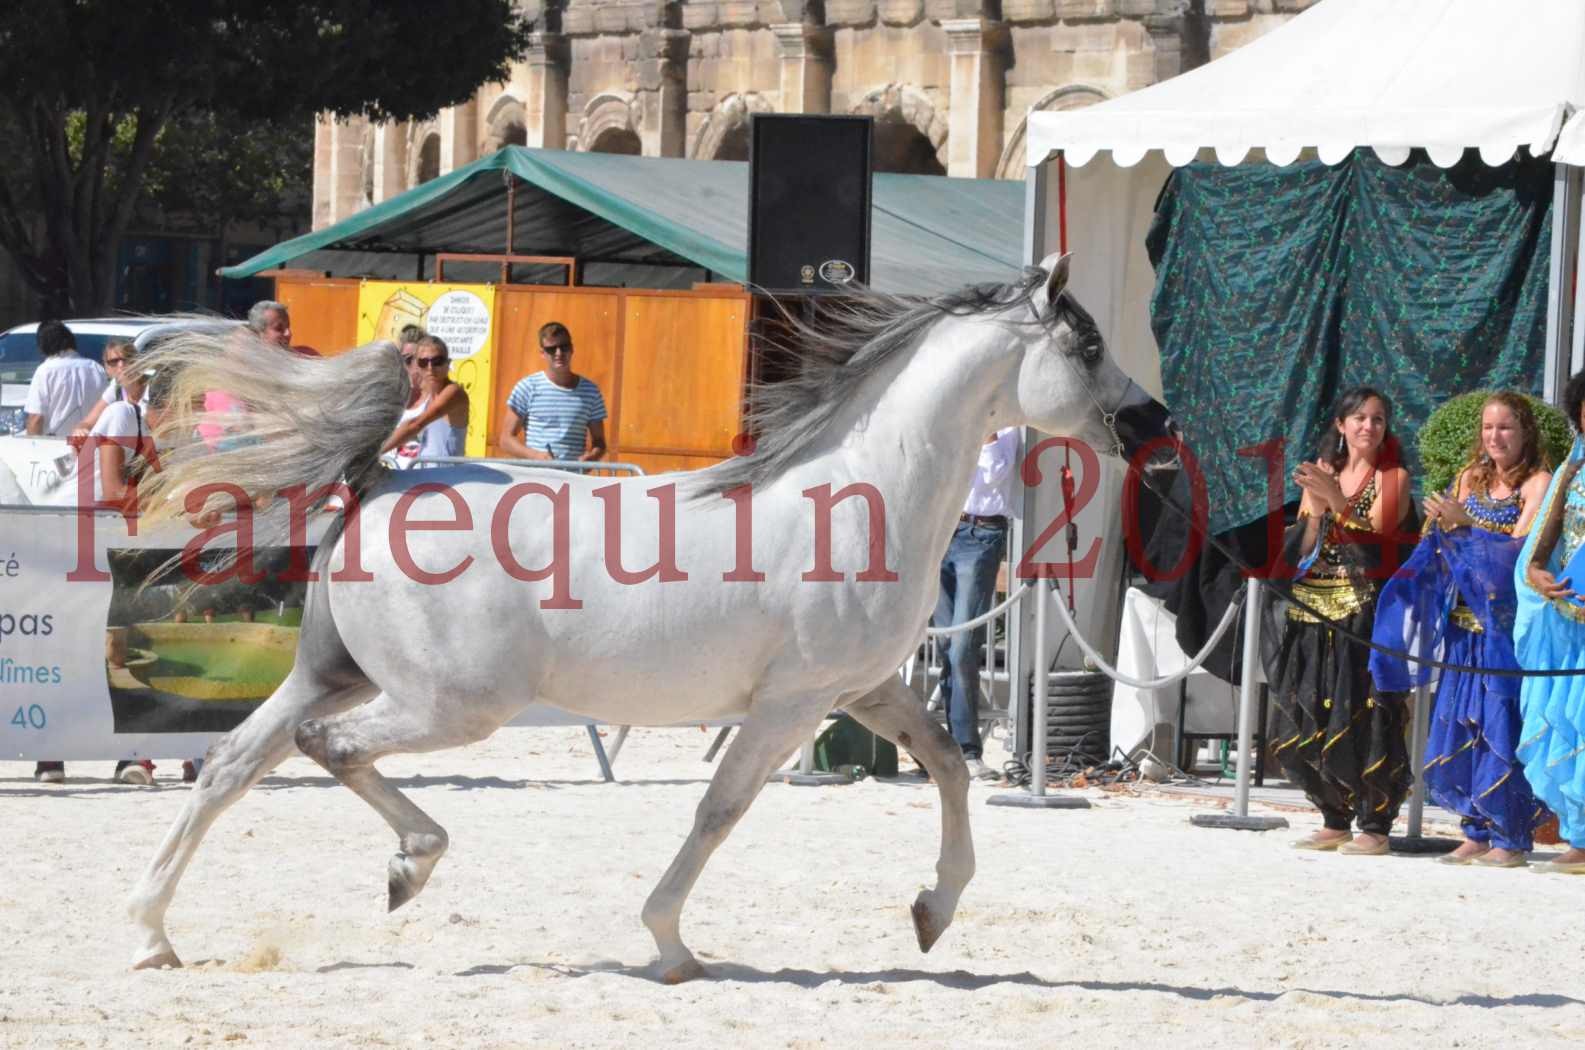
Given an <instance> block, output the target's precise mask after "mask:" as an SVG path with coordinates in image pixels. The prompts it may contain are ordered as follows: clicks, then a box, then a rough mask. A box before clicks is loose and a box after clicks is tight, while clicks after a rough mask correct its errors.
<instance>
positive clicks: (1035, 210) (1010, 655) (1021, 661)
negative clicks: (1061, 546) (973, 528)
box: [1007, 161, 1051, 754]
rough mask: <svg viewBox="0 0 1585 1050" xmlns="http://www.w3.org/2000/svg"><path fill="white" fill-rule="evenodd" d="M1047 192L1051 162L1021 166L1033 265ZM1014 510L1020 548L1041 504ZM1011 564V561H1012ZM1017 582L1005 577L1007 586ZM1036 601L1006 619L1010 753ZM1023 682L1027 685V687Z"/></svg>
mask: <svg viewBox="0 0 1585 1050" xmlns="http://www.w3.org/2000/svg"><path fill="white" fill-rule="evenodd" d="M1050 191H1051V162H1050V161H1046V162H1045V163H1043V164H1032V165H1030V166H1028V167H1026V168H1025V169H1024V246H1023V247H1024V256H1023V258H1024V265H1025V266H1038V265H1040V260H1041V259H1044V258H1045V257H1046V255H1047V254H1048V253H1049V252H1050V251H1051V248H1050V246H1049V245H1047V243H1046V214H1047V205H1048V200H1047V198H1048V197H1049V196H1050ZM1033 435H1034V431H1032V430H1030V429H1028V428H1027V427H1026V428H1025V429H1024V432H1023V434H1022V437H1021V440H1022V443H1023V444H1022V447H1023V448H1026V449H1027V448H1030V447H1032V446H1033V444H1034V437H1033ZM1014 499H1015V501H1016V506H1017V507H1018V513H1017V514H1015V515H1013V521H1012V530H1011V535H1009V536H1008V538H1007V542H1008V543H1009V544H1011V545H1012V549H1013V550H1015V551H1022V550H1025V549H1026V548H1027V547H1028V544H1029V541H1030V539H1031V538H1032V537H1033V536H1034V535H1035V534H1036V532H1038V531H1039V525H1038V523H1039V522H1040V506H1039V502H1038V499H1037V496H1036V492H1035V490H1034V489H1033V488H1030V487H1028V486H1025V485H1023V484H1019V485H1018V493H1017V495H1016V496H1015V497H1014ZM1026 524H1033V525H1035V531H1033V532H1032V531H1030V530H1029V529H1028V528H1026ZM1014 564H1015V565H1016V564H1017V562H1016V559H1015V561H1014ZM1016 582H1017V581H1014V580H1009V581H1008V583H1009V585H1012V584H1014V583H1016ZM1034 609H1035V605H1034V602H1033V601H1022V602H1019V603H1018V604H1017V605H1015V606H1013V608H1012V616H1011V617H1010V618H1009V620H1008V639H1007V666H1008V669H1009V670H1010V671H1011V675H1010V677H1009V680H1008V682H1009V684H1008V690H1007V708H1008V711H1007V713H1008V714H1009V715H1011V716H1012V724H1013V753H1014V754H1023V753H1024V752H1025V751H1028V750H1029V739H1028V733H1029V728H1030V727H1031V723H1029V722H1028V721H1027V720H1026V719H1025V718H1024V714H1025V712H1026V711H1028V710H1029V708H1030V706H1031V699H1032V697H1033V695H1034V694H1033V688H1034V687H1033V686H1032V685H1028V683H1030V682H1031V681H1032V679H1033V678H1034V673H1035V672H1034V667H1035V663H1034V659H1033V656H1034V651H1033V643H1034V639H1035V616H1034ZM1026 686H1027V687H1026Z"/></svg>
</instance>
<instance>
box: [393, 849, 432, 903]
mask: <svg viewBox="0 0 1585 1050" xmlns="http://www.w3.org/2000/svg"><path fill="white" fill-rule="evenodd" d="M428 876H429V872H428V871H421V870H420V869H419V867H418V865H417V864H415V863H413V858H411V857H409V856H408V855H407V854H405V853H398V854H397V855H396V856H394V857H392V858H391V863H390V866H389V868H387V877H386V886H387V890H388V893H389V897H388V899H387V901H386V908H385V910H386V912H387V913H389V912H393V911H395V910H396V909H397V908H400V907H401V906H402V905H404V904H406V903H407V902H408V901H410V900H412V899H413V898H414V897H416V896H418V891H419V890H421V889H423V888H424V883H426V882H428V881H429V877H428Z"/></svg>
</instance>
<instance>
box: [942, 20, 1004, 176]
mask: <svg viewBox="0 0 1585 1050" xmlns="http://www.w3.org/2000/svg"><path fill="white" fill-rule="evenodd" d="M941 28H942V29H943V30H944V31H945V32H946V34H947V53H948V54H949V55H950V56H951V62H952V80H951V93H950V95H949V96H948V110H947V174H948V175H955V176H958V177H960V178H977V179H989V178H994V177H995V175H996V162H997V160H999V159H1000V158H1001V154H1002V113H1003V110H1004V108H1005V104H1006V96H1007V92H1006V87H1007V81H1006V78H1005V74H1006V70H1007V46H1008V35H1007V27H1006V26H1005V25H1004V24H1003V23H1001V22H995V21H991V20H990V19H986V18H943V19H942V20H941Z"/></svg>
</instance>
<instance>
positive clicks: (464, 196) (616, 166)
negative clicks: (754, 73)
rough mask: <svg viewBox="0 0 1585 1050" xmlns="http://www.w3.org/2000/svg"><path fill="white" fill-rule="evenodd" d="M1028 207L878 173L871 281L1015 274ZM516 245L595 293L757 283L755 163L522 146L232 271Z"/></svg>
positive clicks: (401, 274) (392, 267)
mask: <svg viewBox="0 0 1585 1050" xmlns="http://www.w3.org/2000/svg"><path fill="white" fill-rule="evenodd" d="M509 187H510V189H509ZM509 206H510V209H511V218H510V222H508V207H509ZM1023 208H1024V194H1023V186H1022V184H1021V183H1017V182H1007V181H1001V180H994V179H949V178H942V177H939V176H930V175H877V176H875V189H874V207H873V212H872V215H871V253H870V258H871V271H870V276H871V283H872V285H873V286H874V287H875V288H877V289H879V290H881V291H887V292H895V293H903V294H918V295H923V294H931V293H935V292H942V291H947V290H950V289H953V288H957V287H960V286H962V285H965V284H972V283H976V282H983V281H1006V280H1008V279H1010V278H1012V277H1013V276H1015V275H1016V274H1017V273H1018V271H1019V269H1020V266H1021V263H1020V258H1019V253H1020V247H1021V238H1022V230H1023V221H1024V215H1023ZM509 233H510V245H509V244H508V237H509ZM509 247H510V250H511V252H513V253H515V254H520V255H556V256H571V257H574V258H576V259H578V260H579V262H580V264H581V265H582V266H583V267H584V271H585V276H584V282H585V283H591V284H622V283H627V284H633V285H648V286H652V287H654V286H659V287H667V286H674V285H677V284H683V285H686V284H689V283H692V282H693V281H695V280H703V279H707V275H714V277H715V278H716V279H721V280H727V281H738V282H742V281H745V280H747V278H748V262H747V255H748V165H747V164H744V163H741V162H736V161H702V160H668V159H659V158H651V157H631V156H619V155H615V154H605V153H573V152H568V151H564V150H540V149H527V148H524V147H521V146H509V147H507V148H505V149H502V150H500V151H499V152H497V153H494V154H491V155H490V156H488V157H485V158H483V159H482V160H479V161H476V162H474V163H473V164H470V165H468V166H467V167H465V168H459V169H458V170H456V171H453V172H451V173H450V174H447V175H443V176H441V177H440V178H437V179H433V180H431V181H429V182H426V183H424V184H423V185H422V186H418V187H415V188H414V189H412V190H409V191H408V192H406V193H403V194H401V195H399V196H397V197H393V198H391V199H390V200H388V201H384V202H382V203H380V204H376V205H374V206H373V207H370V208H366V209H364V210H363V211H360V212H358V213H357V214H356V215H353V216H352V217H351V218H349V219H346V220H345V221H343V222H339V223H337V224H335V225H334V226H329V227H326V228H325V229H322V230H315V231H314V232H312V233H308V234H304V235H303V236H301V237H296V238H293V239H292V240H289V241H285V242H282V243H281V244H277V245H276V246H274V247H273V248H270V249H268V250H266V251H263V252H260V253H259V254H258V255H255V256H253V257H252V258H250V259H247V260H245V261H244V262H241V263H239V264H237V265H235V266H229V267H226V268H225V269H222V270H221V271H220V274H221V276H222V277H228V278H244V277H252V276H254V275H255V274H258V273H261V272H263V271H265V270H272V269H277V268H281V267H293V268H299V269H308V270H320V271H324V272H326V273H329V274H330V275H332V276H359V277H389V278H398V279H411V278H415V277H428V276H432V275H433V268H432V263H431V259H432V256H433V255H434V254H436V253H439V252H448V253H450V252H454V253H466V254H485V255H499V254H505V253H507V252H508V250H509ZM635 268H643V269H642V270H639V269H635ZM701 271H703V272H701Z"/></svg>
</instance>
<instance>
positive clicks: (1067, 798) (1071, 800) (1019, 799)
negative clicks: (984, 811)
mask: <svg viewBox="0 0 1585 1050" xmlns="http://www.w3.org/2000/svg"><path fill="white" fill-rule="evenodd" d="M985 804H986V805H987V806H1013V807H1015V808H1017V809H1089V808H1090V800H1089V799H1087V798H1081V797H1080V796H1078V795H1033V794H1030V793H1029V792H1027V791H1011V792H1004V793H1002V794H1000V795H992V796H991V797H990V798H988V799H986V800H985Z"/></svg>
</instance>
